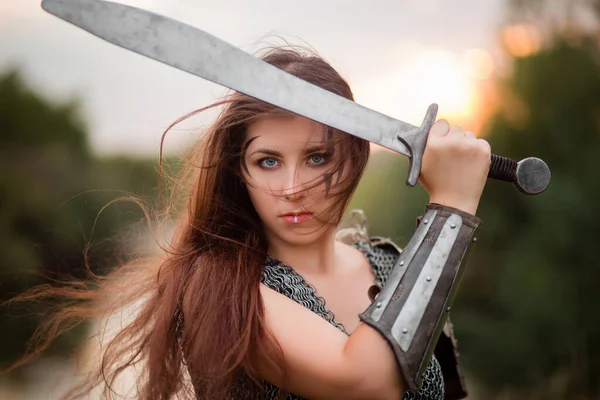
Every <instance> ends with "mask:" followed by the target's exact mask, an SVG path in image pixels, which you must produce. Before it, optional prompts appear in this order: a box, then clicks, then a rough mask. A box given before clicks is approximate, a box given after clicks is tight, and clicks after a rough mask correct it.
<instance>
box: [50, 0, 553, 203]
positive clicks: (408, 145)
mask: <svg viewBox="0 0 600 400" xmlns="http://www.w3.org/2000/svg"><path fill="white" fill-rule="evenodd" d="M42 8H43V9H44V10H46V11H47V12H49V13H51V14H53V15H55V16H57V17H59V18H61V19H63V20H65V21H67V22H70V23H72V24H74V25H76V26H78V27H80V28H82V29H84V30H86V31H88V32H90V33H92V34H94V35H96V36H98V37H100V38H101V39H104V40H106V41H108V42H110V43H113V44H116V45H117V46H120V47H123V48H126V49H128V50H131V51H134V52H136V53H138V54H141V55H144V56H146V57H149V58H152V59H154V60H157V61H160V62H162V63H164V64H167V65H170V66H172V67H175V68H178V69H180V70H182V71H186V72H189V73H191V74H193V75H196V76H199V77H201V78H204V79H207V80H209V81H212V82H214V83H217V84H219V85H222V86H225V87H228V88H230V89H233V90H235V91H238V92H241V93H244V94H246V95H248V96H251V97H254V98H257V99H259V100H262V101H264V102H267V103H270V104H272V105H274V106H277V107H280V108H282V109H285V110H288V111H290V112H293V113H295V114H299V115H302V116H305V117H307V118H309V119H312V120H314V121H317V122H320V123H322V124H324V125H327V126H330V127H332V128H335V129H339V130H341V131H343V132H346V133H349V134H351V135H355V136H358V137H360V138H363V139H365V140H368V141H370V142H372V143H376V144H378V145H381V146H383V147H386V148H388V149H390V150H393V151H395V152H397V153H400V154H403V155H405V156H407V157H408V158H409V171H408V177H407V180H406V183H407V185H409V186H414V185H415V184H416V183H417V180H418V178H419V174H420V171H421V161H422V158H423V153H424V151H425V146H426V144H427V136H428V134H429V130H430V129H431V126H432V125H433V123H434V122H435V118H436V115H437V105H436V104H432V105H430V106H429V107H428V109H427V112H426V114H425V118H424V119H423V123H422V124H421V126H419V127H417V126H414V125H411V124H408V123H406V122H403V121H400V120H397V119H394V118H392V117H389V116H387V115H384V114H381V113H379V112H377V111H374V110H371V109H369V108H367V107H364V106H361V105H359V104H357V103H355V102H353V101H351V100H348V99H346V98H344V97H341V96H338V95H336V94H334V93H331V92H329V91H327V90H324V89H321V88H320V87H318V86H315V85H313V84H311V83H308V82H306V81H304V80H302V79H299V78H297V77H295V76H293V75H291V74H288V73H287V72H284V71H282V70H280V69H278V68H276V67H274V66H272V65H270V64H268V63H266V62H264V61H262V60H260V59H258V58H256V57H254V56H252V55H250V54H248V53H246V52H244V51H242V50H240V49H238V48H237V47H235V46H232V45H231V44H229V43H226V42H224V41H223V40H221V39H219V38H217V37H215V36H213V35H210V34H208V33H206V32H204V31H202V30H200V29H197V28H194V27H192V26H190V25H186V24H183V23H181V22H179V21H175V20H173V19H170V18H167V17H164V16H162V15H158V14H155V13H152V12H149V11H146V10H142V9H139V8H136V7H131V6H126V5H123V4H118V3H113V2H110V1H103V0H43V1H42ZM488 177H490V178H493V179H499V180H503V181H508V182H512V183H513V184H514V185H515V187H516V188H517V189H518V190H519V191H521V192H522V193H525V194H538V193H541V192H543V191H544V190H546V188H547V187H548V185H549V183H550V169H549V168H548V166H547V165H546V163H545V162H544V161H542V160H541V159H539V158H535V157H529V158H525V159H523V160H521V161H519V162H517V161H514V160H511V159H509V158H505V157H500V156H497V155H495V154H493V155H492V160H491V166H490V172H489V174H488Z"/></svg>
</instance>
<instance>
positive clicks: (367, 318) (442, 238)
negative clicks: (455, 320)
mask: <svg viewBox="0 0 600 400" xmlns="http://www.w3.org/2000/svg"><path fill="white" fill-rule="evenodd" d="M480 224H481V220H480V219H479V218H477V217H475V216H473V215H471V214H468V213H466V212H464V211H461V210H458V209H456V208H452V207H447V206H443V205H440V204H429V205H428V206H427V208H426V212H425V215H424V216H423V218H422V220H421V223H420V224H419V226H418V227H417V230H416V232H415V234H414V235H413V237H412V238H411V240H410V242H409V243H408V245H407V246H406V247H405V249H404V251H403V252H402V254H401V255H400V257H399V258H398V261H397V262H396V265H395V266H394V269H393V270H392V272H391V273H390V276H389V278H388V280H387V282H386V283H385V285H384V286H383V289H382V290H381V292H380V293H379V296H378V297H377V298H376V299H375V301H373V303H372V304H371V305H370V306H369V308H367V310H366V311H365V312H363V313H362V314H360V319H361V320H362V321H363V322H364V323H366V324H368V325H369V326H371V327H373V328H374V329H376V330H377V331H378V332H379V333H381V334H382V335H383V336H384V337H385V339H386V340H387V341H388V342H389V344H390V346H391V347H392V349H393V351H394V354H395V356H396V360H397V361H398V365H399V367H400V369H401V371H402V375H403V376H404V379H405V381H406V383H407V385H408V387H409V388H410V389H411V390H413V391H418V390H419V388H420V386H421V383H422V382H421V381H422V375H423V372H424V371H425V369H426V368H427V366H428V365H429V362H430V360H431V355H432V353H433V351H434V349H435V346H436V343H437V340H438V338H439V335H440V332H441V331H442V328H443V327H444V323H445V321H446V319H447V317H448V313H449V311H450V306H451V304H452V300H453V297H454V294H455V292H456V289H457V287H458V283H459V280H460V277H461V274H462V265H463V264H464V260H465V256H466V253H467V250H468V249H469V248H470V247H471V244H472V243H474V242H475V240H476V239H475V237H474V236H473V235H474V232H475V230H476V229H477V227H478V226H479V225H480Z"/></svg>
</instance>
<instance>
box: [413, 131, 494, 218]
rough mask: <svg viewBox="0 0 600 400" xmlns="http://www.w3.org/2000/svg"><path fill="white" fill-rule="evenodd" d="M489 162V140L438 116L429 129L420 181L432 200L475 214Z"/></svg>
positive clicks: (432, 201)
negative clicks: (452, 124) (477, 136)
mask: <svg viewBox="0 0 600 400" xmlns="http://www.w3.org/2000/svg"><path fill="white" fill-rule="evenodd" d="M490 163H491V148H490V145H489V143H488V142H487V141H485V140H483V139H477V138H476V137H475V135H473V133H471V132H465V131H463V130H462V129H461V128H460V127H458V126H454V127H452V128H450V125H449V124H448V122H447V121H446V120H439V121H437V122H436V123H435V124H434V125H433V127H432V128H431V131H430V132H429V138H428V139H427V146H426V147H425V153H424V154H423V164H422V166H421V175H420V176H419V182H421V185H423V187H424V188H425V190H426V191H427V193H429V198H430V202H431V203H439V204H443V205H446V206H450V207H454V208H458V209H460V210H463V211H466V212H468V213H470V214H473V215H475V213H476V211H477V206H478V205H479V199H480V197H481V194H482V193H483V188H484V186H485V182H486V179H487V174H488V171H489V169H490Z"/></svg>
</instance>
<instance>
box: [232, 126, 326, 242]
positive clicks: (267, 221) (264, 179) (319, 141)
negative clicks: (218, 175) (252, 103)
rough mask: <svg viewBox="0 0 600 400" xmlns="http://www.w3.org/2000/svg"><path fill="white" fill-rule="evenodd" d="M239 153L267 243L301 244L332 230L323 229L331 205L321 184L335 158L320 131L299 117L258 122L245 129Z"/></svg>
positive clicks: (321, 129) (321, 128)
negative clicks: (241, 152)
mask: <svg viewBox="0 0 600 400" xmlns="http://www.w3.org/2000/svg"><path fill="white" fill-rule="evenodd" d="M246 146H247V147H246ZM244 147H246V151H245V153H244V159H245V164H246V167H247V170H246V169H245V168H244V167H242V173H243V175H244V179H245V181H246V187H247V188H248V193H249V194H250V198H251V200H252V203H253V204H254V208H255V209H256V211H257V213H258V215H259V216H260V218H261V220H262V221H263V224H264V227H265V229H266V234H267V237H268V238H269V241H270V242H271V241H272V240H282V241H284V242H287V243H290V244H303V243H304V244H307V243H311V242H313V241H314V240H316V239H318V238H319V237H321V236H322V235H323V233H324V232H326V231H327V229H335V226H332V225H331V224H330V223H329V224H326V225H325V226H324V222H330V219H331V217H332V213H331V211H329V212H327V211H328V210H329V207H330V206H331V204H332V199H331V196H327V195H326V185H325V183H324V182H321V181H322V177H323V174H324V173H326V172H328V169H329V168H331V165H332V163H333V162H334V161H335V160H334V159H333V158H332V157H335V152H333V149H332V148H331V145H328V142H327V137H326V131H325V128H324V126H323V125H321V124H319V123H317V122H314V121H312V120H309V119H307V118H304V117H300V116H289V117H268V118H262V119H259V120H257V121H256V122H254V123H252V124H251V125H250V126H249V127H248V129H247V132H246V138H245V142H244ZM332 152H333V153H334V154H332ZM334 181H335V178H334ZM317 182H321V183H320V184H319V185H317V186H315V187H312V188H310V189H306V188H307V187H311V186H314V185H315V183H317Z"/></svg>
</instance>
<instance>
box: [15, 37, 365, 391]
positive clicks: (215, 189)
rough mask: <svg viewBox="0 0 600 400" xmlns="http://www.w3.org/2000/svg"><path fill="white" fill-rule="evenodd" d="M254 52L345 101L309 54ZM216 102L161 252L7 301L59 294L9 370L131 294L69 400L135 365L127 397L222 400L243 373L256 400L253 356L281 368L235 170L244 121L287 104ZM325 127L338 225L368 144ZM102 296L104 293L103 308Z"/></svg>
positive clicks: (258, 254)
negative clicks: (124, 314)
mask: <svg viewBox="0 0 600 400" xmlns="http://www.w3.org/2000/svg"><path fill="white" fill-rule="evenodd" d="M263 59H264V60H265V61H266V62H268V63H270V64H272V65H274V66H275V67H277V68H280V69H282V70H285V71H287V72H288V73H290V74H293V75H295V76H297V77H299V78H301V79H304V80H306V81H308V82H311V83H312V84H315V85H317V86H319V87H321V88H323V89H326V90H329V91H331V92H333V93H335V94H337V95H340V96H343V97H345V98H347V99H351V100H352V99H353V95H352V92H351V90H350V87H349V86H348V84H347V83H346V82H345V81H344V79H343V78H342V77H341V76H340V75H339V74H338V73H337V72H336V71H335V70H334V69H333V68H332V67H331V66H330V65H329V64H328V63H327V62H325V61H324V60H323V59H321V58H320V57H318V56H317V55H315V54H313V53H312V52H307V51H300V50H298V49H295V48H288V47H285V48H272V49H270V50H269V51H267V52H266V53H265V55H264V56H263ZM215 106H219V107H222V110H221V112H220V114H219V116H218V117H217V119H216V122H215V123H214V124H213V125H212V126H211V127H210V128H209V129H208V130H207V132H205V134H204V135H203V136H202V137H201V138H200V139H199V140H198V142H197V144H196V145H195V146H194V147H193V148H192V149H191V151H190V152H189V154H188V156H187V157H186V159H185V164H184V167H183V169H182V172H181V176H180V177H179V178H178V180H177V181H176V182H175V184H174V186H173V188H172V190H171V193H172V196H171V198H170V199H169V209H175V210H177V218H176V227H175V233H174V235H173V237H172V240H171V242H170V244H169V245H168V246H166V248H164V250H165V251H164V254H162V255H161V257H160V258H152V259H138V260H134V261H132V262H129V263H127V264H126V265H124V266H122V267H119V268H117V269H115V270H114V271H113V272H111V273H110V274H109V275H108V276H102V277H101V276H95V275H94V276H92V278H93V279H90V280H86V281H85V282H81V281H80V282H71V283H69V284H66V285H65V284H63V285H61V286H56V285H52V286H50V285H44V286H40V287H37V288H34V289H32V290H30V291H28V292H26V293H25V294H22V295H20V296H18V297H17V298H15V299H13V300H12V301H16V302H20V301H31V300H33V301H42V300H45V299H48V298H61V299H64V300H65V302H63V304H62V306H61V308H60V309H58V310H57V311H56V313H54V314H52V315H51V316H50V317H49V320H48V321H47V323H46V324H44V325H43V326H41V327H40V328H39V329H38V331H37V333H36V338H37V342H36V343H37V345H36V346H35V348H34V349H33V350H32V351H31V352H30V353H29V354H28V355H26V356H25V357H24V358H23V359H22V360H20V361H19V362H18V363H16V364H15V365H14V367H16V366H18V365H22V364H24V363H26V362H28V361H29V360H30V359H31V358H32V357H34V356H36V355H38V354H39V353H40V352H41V351H43V350H44V349H45V348H46V347H47V346H48V345H49V344H50V342H51V341H52V340H53V339H54V338H56V336H58V335H59V334H61V333H62V332H64V331H65V330H67V329H70V328H72V327H73V326H75V325H77V324H79V323H80V322H81V321H83V320H86V319H91V318H98V317H102V316H105V315H106V314H110V313H114V312H116V311H117V310H119V309H122V308H123V307H125V306H127V305H130V304H134V303H135V302H139V303H140V304H141V306H140V307H139V311H138V312H137V314H136V315H135V318H134V319H133V320H132V322H130V323H129V324H127V325H126V326H125V327H123V329H121V330H120V331H119V332H118V334H117V335H116V336H115V337H114V338H112V339H111V340H110V342H109V344H108V345H107V346H106V348H104V349H102V353H101V366H100V368H98V369H97V370H96V371H95V372H94V373H93V375H92V376H91V377H90V378H88V379H86V380H85V381H84V383H82V384H81V385H80V386H78V387H76V388H75V389H73V390H72V391H70V392H69V393H68V394H67V397H69V398H77V397H79V396H81V395H83V394H85V393H89V392H90V391H91V390H92V389H94V388H95V387H103V393H104V395H105V396H106V397H112V394H114V392H113V390H112V386H113V384H114V383H115V382H116V380H117V378H118V377H119V376H120V375H121V374H122V373H123V371H125V370H126V369H129V368H131V367H134V366H135V367H136V369H137V370H138V371H139V374H140V376H139V377H138V378H137V379H138V380H137V392H138V396H139V397H140V398H143V399H153V400H155V399H170V398H174V397H180V396H181V397H197V398H203V399H204V398H207V399H220V398H226V397H227V393H228V390H229V388H231V387H232V385H235V384H236V380H237V379H239V377H240V376H244V377H249V378H250V382H251V386H252V390H253V391H254V392H255V394H256V396H258V395H259V394H260V391H261V390H262V385H261V383H262V380H261V378H260V377H259V374H258V365H257V359H258V355H259V354H260V355H261V358H262V359H263V360H265V359H266V360H267V362H269V363H271V365H273V366H275V367H276V368H278V369H279V370H280V371H281V373H282V376H285V363H284V359H283V354H282V352H281V349H280V348H279V347H278V346H277V343H276V341H275V340H274V338H273V337H271V336H270V334H269V332H268V331H267V329H266V328H265V316H264V311H263V304H262V300H261V296H260V292H259V284H260V282H261V279H262V273H263V265H264V261H265V257H266V256H267V248H268V243H267V240H266V237H265V234H264V232H263V226H262V223H261V220H260V218H259V216H258V214H257V213H256V211H255V210H254V207H253V205H252V203H251V201H250V197H249V195H248V192H247V189H246V187H245V186H244V184H243V182H244V181H243V174H242V169H243V168H244V162H243V159H244V150H245V149H244V148H243V143H244V140H245V134H246V128H247V127H248V126H249V124H251V123H252V122H253V121H256V120H257V119H259V118H264V117H268V116H279V115H285V114H286V112H285V111H283V110H281V109H278V108H276V107H273V106H271V105H269V104H266V103H264V102H261V101H258V100H256V99H254V98H251V97H248V96H245V95H243V94H240V93H232V94H230V95H228V96H227V97H226V98H225V99H223V100H222V101H220V102H218V103H215V104H213V105H212V106H210V107H215ZM207 108H209V107H207ZM205 109H206V108H204V109H201V110H197V111H195V112H193V113H191V114H188V115H187V116H184V117H182V118H181V119H179V120H178V121H176V122H175V123H174V124H173V125H175V124H177V123H179V122H181V121H182V120H183V119H185V118H187V117H189V116H191V115H194V114H196V113H198V112H201V111H203V110H205ZM288 115H289V114H288ZM173 125H172V126H173ZM172 126H171V127H172ZM171 127H169V129H170V128H171ZM169 129H167V131H166V132H165V134H166V133H167V132H168V131H169ZM325 134H326V137H327V140H328V141H329V142H330V143H332V146H335V151H336V152H339V153H338V155H339V157H335V159H336V160H337V161H336V162H335V163H333V165H332V166H331V168H330V169H329V170H328V171H327V173H325V174H324V176H323V181H324V182H325V183H326V185H327V188H328V195H329V196H331V197H332V198H335V201H334V202H333V207H334V210H333V211H334V212H333V215H334V216H335V217H334V218H333V220H332V221H331V223H334V224H337V223H339V221H340V220H341V218H342V215H343V212H344V210H345V208H346V206H347V204H348V202H349V200H350V197H351V195H352V193H353V191H354V190H355V188H356V186H357V184H358V181H359V179H360V177H361V176H362V173H363V171H364V168H365V166H366V163H367V160H368V157H369V143H368V142H367V141H365V140H362V139H359V138H356V137H354V136H351V135H348V134H345V133H342V132H337V131H335V130H333V129H326V130H325ZM161 155H162V145H161ZM344 171H345V173H342V172H344ZM159 172H161V173H162V162H161V171H159ZM160 180H161V179H159V181H160ZM323 181H322V182H323ZM159 184H160V182H159ZM317 184H318V183H317ZM181 193H184V195H185V201H184V202H183V203H181V202H179V201H178V200H177V195H178V194H181ZM178 204H180V205H179V206H177V205H178ZM146 215H147V217H148V215H149V213H148V212H147V213H146ZM148 218H150V217H148ZM107 298H108V299H111V301H109V302H108V304H107V301H106V299H107ZM112 299H116V300H114V301H113V300H112ZM187 379H189V380H190V382H191V385H189V383H190V382H188V381H187ZM190 387H191V388H192V389H190ZM186 388H187V389H186Z"/></svg>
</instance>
